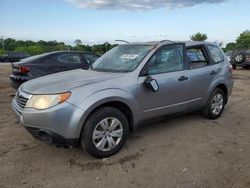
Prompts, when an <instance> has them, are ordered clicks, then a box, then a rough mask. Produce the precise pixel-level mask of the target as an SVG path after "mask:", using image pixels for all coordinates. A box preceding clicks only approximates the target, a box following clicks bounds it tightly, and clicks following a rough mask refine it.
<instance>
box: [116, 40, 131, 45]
mask: <svg viewBox="0 0 250 188" xmlns="http://www.w3.org/2000/svg"><path fill="white" fill-rule="evenodd" d="M115 42H125V43H127V44H129V42H128V41H126V40H115Z"/></svg>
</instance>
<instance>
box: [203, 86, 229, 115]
mask: <svg viewBox="0 0 250 188" xmlns="http://www.w3.org/2000/svg"><path fill="white" fill-rule="evenodd" d="M225 103H226V96H225V93H224V92H223V90H222V89H220V88H215V90H214V91H213V92H212V94H211V96H210V97H209V99H208V102H207V104H206V106H205V107H204V109H203V115H204V116H205V117H207V118H209V119H217V118H218V117H220V116H221V114H222V112H223V111H224V107H225Z"/></svg>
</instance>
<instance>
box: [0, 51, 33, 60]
mask: <svg viewBox="0 0 250 188" xmlns="http://www.w3.org/2000/svg"><path fill="white" fill-rule="evenodd" d="M27 57H30V54H28V53H26V52H7V54H4V55H2V56H0V61H1V62H15V61H20V60H21V59H24V58H27Z"/></svg>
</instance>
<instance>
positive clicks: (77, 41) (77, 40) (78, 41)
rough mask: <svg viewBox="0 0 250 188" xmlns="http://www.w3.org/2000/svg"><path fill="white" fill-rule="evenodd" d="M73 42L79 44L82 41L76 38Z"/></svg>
mask: <svg viewBox="0 0 250 188" xmlns="http://www.w3.org/2000/svg"><path fill="white" fill-rule="evenodd" d="M74 43H75V45H76V46H79V45H81V44H82V41H81V40H80V39H76V40H75V41H74Z"/></svg>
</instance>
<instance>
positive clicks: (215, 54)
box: [207, 45, 224, 63]
mask: <svg viewBox="0 0 250 188" xmlns="http://www.w3.org/2000/svg"><path fill="white" fill-rule="evenodd" d="M207 47H208V50H209V52H210V54H211V56H212V59H213V61H214V63H220V62H222V61H224V56H223V54H222V52H221V50H220V49H219V48H218V47H216V46H213V45H207Z"/></svg>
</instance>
